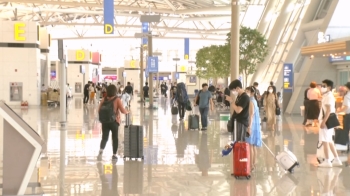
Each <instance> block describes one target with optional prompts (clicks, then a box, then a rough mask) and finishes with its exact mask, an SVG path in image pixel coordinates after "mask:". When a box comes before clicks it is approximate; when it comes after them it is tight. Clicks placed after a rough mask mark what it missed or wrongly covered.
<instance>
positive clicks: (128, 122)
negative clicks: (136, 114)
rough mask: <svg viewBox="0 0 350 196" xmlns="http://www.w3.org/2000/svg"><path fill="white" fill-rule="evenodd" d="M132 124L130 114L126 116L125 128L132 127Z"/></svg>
mask: <svg viewBox="0 0 350 196" xmlns="http://www.w3.org/2000/svg"><path fill="white" fill-rule="evenodd" d="M130 125H131V122H130V113H128V114H125V126H130Z"/></svg>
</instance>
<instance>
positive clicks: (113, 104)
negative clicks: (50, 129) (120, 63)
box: [97, 85, 129, 162]
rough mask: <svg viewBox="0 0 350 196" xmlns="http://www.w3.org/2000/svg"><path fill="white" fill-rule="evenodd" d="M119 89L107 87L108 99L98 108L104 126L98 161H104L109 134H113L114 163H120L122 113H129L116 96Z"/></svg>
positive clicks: (103, 100) (102, 101)
mask: <svg viewBox="0 0 350 196" xmlns="http://www.w3.org/2000/svg"><path fill="white" fill-rule="evenodd" d="M116 94H117V87H116V86H114V85H109V86H108V87H107V97H105V98H104V99H102V100H101V103H100V105H99V108H98V114H99V120H100V122H101V124H102V139H101V143H100V151H99V153H98V156H97V160H98V161H101V160H102V154H103V150H104V149H105V147H106V144H107V141H108V138H109V132H112V140H113V156H112V161H115V162H116V161H118V157H117V151H118V129H119V126H120V123H121V118H120V113H123V114H128V113H129V112H128V111H127V110H126V109H125V108H124V107H123V104H122V102H121V100H120V98H118V97H117V96H116Z"/></svg>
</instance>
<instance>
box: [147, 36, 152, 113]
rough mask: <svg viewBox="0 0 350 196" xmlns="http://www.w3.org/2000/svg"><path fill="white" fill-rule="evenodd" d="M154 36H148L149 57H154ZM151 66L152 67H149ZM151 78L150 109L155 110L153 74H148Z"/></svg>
mask: <svg viewBox="0 0 350 196" xmlns="http://www.w3.org/2000/svg"><path fill="white" fill-rule="evenodd" d="M152 41H153V40H152V35H151V34H150V35H148V56H149V57H151V56H153V43H152ZM147 66H150V65H147ZM148 78H149V107H150V108H153V73H151V72H150V73H149V74H148Z"/></svg>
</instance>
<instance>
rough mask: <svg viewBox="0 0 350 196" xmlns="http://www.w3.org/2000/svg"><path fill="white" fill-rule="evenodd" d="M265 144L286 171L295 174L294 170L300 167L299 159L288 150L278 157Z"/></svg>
mask: <svg viewBox="0 0 350 196" xmlns="http://www.w3.org/2000/svg"><path fill="white" fill-rule="evenodd" d="M263 144H264V146H265V147H266V148H267V150H268V151H269V152H270V153H271V154H272V156H274V157H275V159H276V161H277V162H278V164H279V165H280V166H281V167H282V168H283V169H284V170H286V171H288V172H289V173H293V172H294V168H295V167H296V166H299V162H298V159H297V157H296V156H295V155H294V154H293V153H292V152H291V151H289V150H288V149H285V150H284V151H283V152H280V153H279V154H278V155H277V156H275V154H274V153H273V152H272V151H271V149H270V148H269V147H267V145H266V144H265V143H264V142H263Z"/></svg>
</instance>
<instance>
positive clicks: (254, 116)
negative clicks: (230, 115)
mask: <svg viewBox="0 0 350 196" xmlns="http://www.w3.org/2000/svg"><path fill="white" fill-rule="evenodd" d="M246 93H247V95H248V96H249V97H250V105H249V126H248V133H249V135H250V137H248V138H246V141H247V142H248V143H249V144H250V160H251V161H250V164H251V169H252V171H254V170H255V165H256V156H257V147H261V146H262V139H261V126H260V114H259V106H258V102H257V99H258V98H257V96H256V89H255V87H254V86H250V87H247V88H246Z"/></svg>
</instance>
